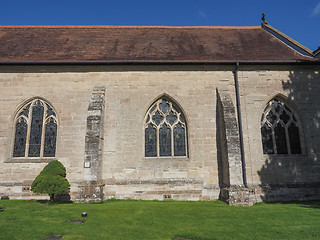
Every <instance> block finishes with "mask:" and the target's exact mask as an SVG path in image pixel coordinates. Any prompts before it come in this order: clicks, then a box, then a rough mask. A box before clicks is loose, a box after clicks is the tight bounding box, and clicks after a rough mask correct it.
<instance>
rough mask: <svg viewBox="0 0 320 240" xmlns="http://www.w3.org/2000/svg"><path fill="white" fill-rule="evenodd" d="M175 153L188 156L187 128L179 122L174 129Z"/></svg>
mask: <svg viewBox="0 0 320 240" xmlns="http://www.w3.org/2000/svg"><path fill="white" fill-rule="evenodd" d="M173 138H174V155H175V156H186V143H185V129H184V128H183V127H182V126H181V124H177V125H176V127H175V128H174V129H173Z"/></svg>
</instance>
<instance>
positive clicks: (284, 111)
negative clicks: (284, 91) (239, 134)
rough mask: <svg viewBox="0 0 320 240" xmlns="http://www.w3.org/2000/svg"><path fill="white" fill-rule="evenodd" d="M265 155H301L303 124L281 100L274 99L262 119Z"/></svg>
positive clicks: (266, 108)
mask: <svg viewBox="0 0 320 240" xmlns="http://www.w3.org/2000/svg"><path fill="white" fill-rule="evenodd" d="M261 138H262V147H263V153H264V154H301V153H302V147H301V140H302V139H303V138H302V127H301V122H300V121H299V119H298V116H297V114H295V113H294V112H293V111H292V110H291V109H290V108H289V106H288V105H287V104H286V103H285V102H284V101H283V100H281V99H280V98H274V99H272V100H271V101H270V102H269V103H268V104H267V106H266V107H265V109H264V112H263V114H262V117H261Z"/></svg>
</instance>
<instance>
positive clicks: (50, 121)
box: [12, 98, 57, 158]
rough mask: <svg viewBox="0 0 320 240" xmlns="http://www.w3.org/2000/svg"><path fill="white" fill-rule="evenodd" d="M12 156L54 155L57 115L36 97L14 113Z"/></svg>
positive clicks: (47, 104)
mask: <svg viewBox="0 0 320 240" xmlns="http://www.w3.org/2000/svg"><path fill="white" fill-rule="evenodd" d="M14 125H15V132H14V145H13V154H12V156H13V157H25V158H27V157H30V158H38V157H39V158H41V157H54V156H55V153H56V138H57V116H56V113H55V111H54V110H53V107H52V106H51V105H50V104H49V103H47V102H45V101H44V100H42V99H39V98H36V99H33V100H32V101H30V102H28V103H26V104H25V105H24V106H23V107H22V108H21V109H20V110H19V111H18V113H17V114H16V117H15V120H14Z"/></svg>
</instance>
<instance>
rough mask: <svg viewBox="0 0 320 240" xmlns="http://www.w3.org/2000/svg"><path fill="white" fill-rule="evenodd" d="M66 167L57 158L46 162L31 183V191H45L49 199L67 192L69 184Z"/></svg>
mask: <svg viewBox="0 0 320 240" xmlns="http://www.w3.org/2000/svg"><path fill="white" fill-rule="evenodd" d="M66 175H67V173H66V168H65V167H64V166H63V164H62V163H61V162H59V161H58V160H55V161H52V162H50V163H48V164H47V165H46V166H45V167H44V168H43V170H42V171H41V172H40V174H39V175H38V176H37V177H36V179H35V180H34V181H33V183H32V184H31V191H33V192H35V193H47V194H49V196H50V201H54V200H55V197H56V196H58V195H62V194H66V193H68V192H69V188H70V184H69V182H68V180H67V179H66Z"/></svg>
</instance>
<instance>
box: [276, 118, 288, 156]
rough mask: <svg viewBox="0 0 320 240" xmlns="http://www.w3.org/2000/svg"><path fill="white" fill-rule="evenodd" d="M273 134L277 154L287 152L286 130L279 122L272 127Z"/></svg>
mask: <svg viewBox="0 0 320 240" xmlns="http://www.w3.org/2000/svg"><path fill="white" fill-rule="evenodd" d="M274 135H275V139H276V145H277V153H278V154H288V149H287V140H286V131H285V129H284V127H283V126H281V124H280V123H279V124H278V125H277V126H276V127H275V129H274Z"/></svg>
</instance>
